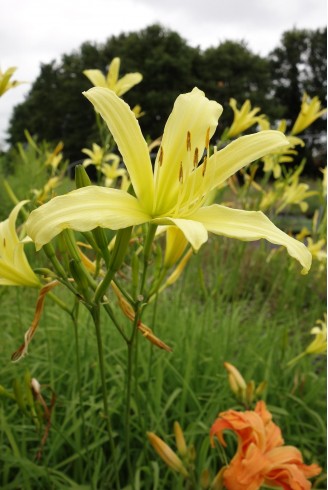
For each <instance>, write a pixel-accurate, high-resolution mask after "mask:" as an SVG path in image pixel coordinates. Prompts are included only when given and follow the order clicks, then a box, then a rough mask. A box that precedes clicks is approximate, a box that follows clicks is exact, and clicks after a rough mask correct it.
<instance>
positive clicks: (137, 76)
mask: <svg viewBox="0 0 328 490" xmlns="http://www.w3.org/2000/svg"><path fill="white" fill-rule="evenodd" d="M141 80H142V75H141V73H128V74H127V75H124V77H122V78H120V79H119V80H118V82H117V84H116V87H115V92H116V94H117V95H118V96H121V95H123V94H125V93H126V92H127V91H128V90H130V89H131V88H132V87H134V86H135V85H137V84H138V83H140V82H141Z"/></svg>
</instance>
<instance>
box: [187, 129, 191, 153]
mask: <svg viewBox="0 0 328 490" xmlns="http://www.w3.org/2000/svg"><path fill="white" fill-rule="evenodd" d="M187 151H191V134H190V131H188V132H187Z"/></svg>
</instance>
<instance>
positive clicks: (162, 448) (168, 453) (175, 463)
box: [147, 432, 189, 477]
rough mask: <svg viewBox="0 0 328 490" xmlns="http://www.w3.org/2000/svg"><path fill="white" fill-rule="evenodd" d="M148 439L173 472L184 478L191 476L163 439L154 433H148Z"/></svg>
mask: <svg viewBox="0 0 328 490" xmlns="http://www.w3.org/2000/svg"><path fill="white" fill-rule="evenodd" d="M147 437H148V440H149V442H150V444H151V445H152V446H153V448H154V449H155V451H156V452H157V454H158V455H159V456H160V457H161V458H162V460H163V461H164V463H166V464H167V466H169V467H170V468H172V470H174V471H177V472H178V473H181V475H183V476H184V477H188V476H189V474H188V471H187V469H186V467H185V466H184V464H183V463H182V461H181V459H180V458H179V457H178V456H177V455H176V454H175V452H174V451H172V449H171V448H170V447H169V446H168V445H167V444H166V443H165V442H164V441H162V439H160V438H159V437H158V436H157V435H156V434H154V433H153V432H147Z"/></svg>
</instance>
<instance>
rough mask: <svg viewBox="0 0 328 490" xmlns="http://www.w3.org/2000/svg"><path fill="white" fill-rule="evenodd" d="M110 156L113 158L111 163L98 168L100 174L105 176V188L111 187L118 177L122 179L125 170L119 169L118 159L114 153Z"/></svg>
mask: <svg viewBox="0 0 328 490" xmlns="http://www.w3.org/2000/svg"><path fill="white" fill-rule="evenodd" d="M111 155H112V156H113V157H115V158H112V162H111V163H104V164H103V165H102V166H101V168H100V170H101V172H102V173H103V174H104V176H105V186H106V187H111V186H112V185H113V184H114V183H115V181H116V180H117V179H118V178H119V177H123V176H124V175H125V174H126V170H125V168H119V164H120V159H119V157H118V156H117V155H114V153H111Z"/></svg>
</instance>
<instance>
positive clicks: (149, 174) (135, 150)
mask: <svg viewBox="0 0 328 490" xmlns="http://www.w3.org/2000/svg"><path fill="white" fill-rule="evenodd" d="M83 94H84V95H85V96H86V97H87V99H89V100H90V102H92V104H93V105H94V107H95V109H96V111H98V112H99V113H100V115H101V116H102V117H103V119H104V120H105V122H106V123H107V126H108V128H109V131H110V132H111V133H112V135H113V137H114V139H115V141H116V143H117V146H118V148H119V151H120V153H121V155H122V158H123V160H124V163H125V165H126V168H127V169H128V172H129V175H130V179H131V182H132V185H133V188H134V191H135V193H136V195H137V197H138V199H139V200H140V201H141V202H142V204H143V206H144V208H145V209H147V210H148V211H149V212H151V209H152V205H153V198H154V181H153V171H152V165H151V161H150V156H149V152H148V146H147V143H146V141H145V140H144V138H143V136H142V133H141V129H140V126H139V123H138V121H137V119H136V117H135V115H134V114H133V112H132V111H131V109H130V107H129V106H128V105H127V104H126V103H125V102H124V101H123V100H122V99H120V98H119V97H118V96H117V95H116V94H115V93H114V92H112V91H111V90H108V89H103V88H99V87H94V88H91V89H90V90H88V91H87V92H83Z"/></svg>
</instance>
